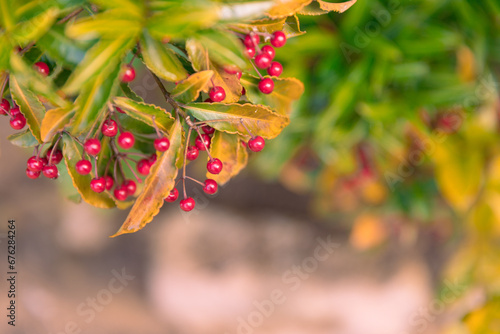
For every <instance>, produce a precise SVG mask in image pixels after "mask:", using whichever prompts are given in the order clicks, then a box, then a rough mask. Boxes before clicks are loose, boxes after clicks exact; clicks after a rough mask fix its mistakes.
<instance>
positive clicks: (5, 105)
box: [0, 99, 10, 115]
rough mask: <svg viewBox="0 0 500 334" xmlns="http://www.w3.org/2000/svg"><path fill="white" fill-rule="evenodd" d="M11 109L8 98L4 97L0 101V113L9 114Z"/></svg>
mask: <svg viewBox="0 0 500 334" xmlns="http://www.w3.org/2000/svg"><path fill="white" fill-rule="evenodd" d="M9 111H10V103H9V101H7V100H6V99H2V102H0V115H7V114H8V112H9Z"/></svg>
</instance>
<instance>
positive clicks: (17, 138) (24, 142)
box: [7, 129, 39, 147]
mask: <svg viewBox="0 0 500 334" xmlns="http://www.w3.org/2000/svg"><path fill="white" fill-rule="evenodd" d="M7 140H9V141H10V142H11V143H12V144H14V145H16V146H19V147H33V146H36V145H38V144H39V143H38V141H37V140H36V138H35V137H33V134H32V133H31V131H30V130H29V129H26V130H24V131H22V132H18V133H14V134H13V135H10V136H8V137H7Z"/></svg>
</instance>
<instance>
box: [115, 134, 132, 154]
mask: <svg viewBox="0 0 500 334" xmlns="http://www.w3.org/2000/svg"><path fill="white" fill-rule="evenodd" d="M134 143H135V137H134V135H133V134H132V133H130V132H128V131H125V132H122V133H121V134H120V136H119V137H118V145H119V146H120V147H121V148H123V149H124V150H128V149H129V148H132V147H133V146H134Z"/></svg>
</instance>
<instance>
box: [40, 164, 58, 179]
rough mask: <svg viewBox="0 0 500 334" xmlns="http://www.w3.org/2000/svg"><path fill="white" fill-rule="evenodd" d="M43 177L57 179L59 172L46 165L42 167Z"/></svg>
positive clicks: (53, 167) (52, 166)
mask: <svg viewBox="0 0 500 334" xmlns="http://www.w3.org/2000/svg"><path fill="white" fill-rule="evenodd" d="M43 175H44V176H45V177H47V178H49V179H57V177H58V176H59V171H58V170H57V167H56V166H54V165H47V166H45V167H43Z"/></svg>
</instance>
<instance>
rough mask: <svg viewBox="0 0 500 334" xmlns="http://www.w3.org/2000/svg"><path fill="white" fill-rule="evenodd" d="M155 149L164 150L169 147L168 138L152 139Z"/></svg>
mask: <svg viewBox="0 0 500 334" xmlns="http://www.w3.org/2000/svg"><path fill="white" fill-rule="evenodd" d="M154 145H155V149H156V150H157V151H160V152H165V151H166V150H168V148H169V147H170V140H168V138H166V137H163V138H157V139H155V141H154Z"/></svg>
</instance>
